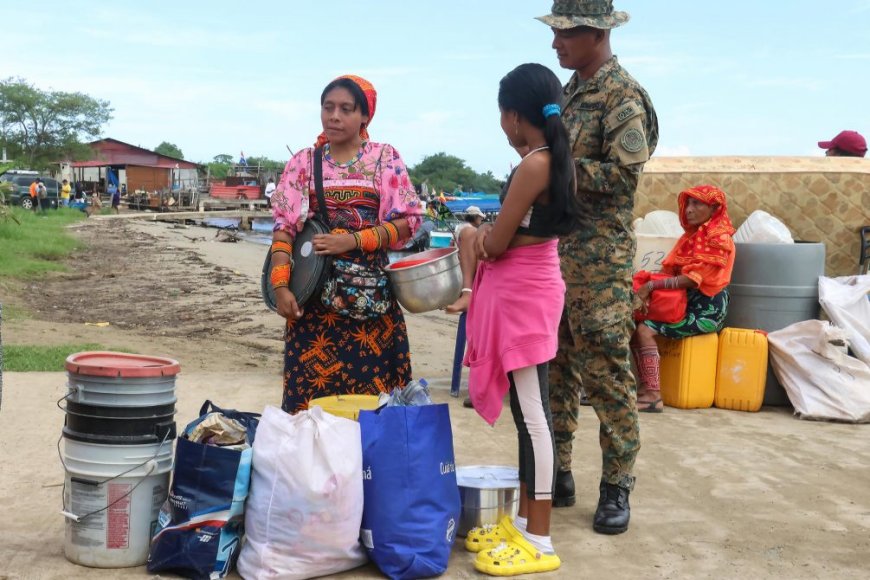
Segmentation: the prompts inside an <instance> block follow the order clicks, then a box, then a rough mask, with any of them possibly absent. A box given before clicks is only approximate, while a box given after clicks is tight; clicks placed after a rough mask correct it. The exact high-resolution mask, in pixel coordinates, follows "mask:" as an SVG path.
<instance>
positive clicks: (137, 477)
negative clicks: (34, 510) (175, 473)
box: [63, 438, 172, 568]
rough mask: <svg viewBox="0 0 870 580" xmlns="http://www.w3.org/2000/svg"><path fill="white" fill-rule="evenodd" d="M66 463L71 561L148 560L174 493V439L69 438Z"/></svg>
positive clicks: (99, 564) (124, 563)
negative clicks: (108, 441) (103, 441)
mask: <svg viewBox="0 0 870 580" xmlns="http://www.w3.org/2000/svg"><path fill="white" fill-rule="evenodd" d="M63 461H64V465H65V468H66V473H65V475H64V494H63V504H64V515H65V516H66V532H65V543H64V554H65V555H66V557H67V559H68V560H70V561H71V562H74V563H76V564H81V565H83V566H91V567H94V568H125V567H129V566H141V565H143V564H145V561H146V560H147V559H148V548H149V545H150V542H151V534H152V531H153V530H154V528H155V527H156V525H157V515H158V512H159V511H160V506H162V505H163V502H164V501H165V500H166V496H167V493H168V491H169V472H170V470H171V469H172V441H171V440H167V441H164V442H163V443H158V444H153V445H98V444H95V443H86V442H82V441H74V440H71V439H67V438H64V439H63ZM76 520H78V521H76Z"/></svg>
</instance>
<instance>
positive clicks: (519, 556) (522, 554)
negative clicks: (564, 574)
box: [474, 536, 562, 576]
mask: <svg viewBox="0 0 870 580" xmlns="http://www.w3.org/2000/svg"><path fill="white" fill-rule="evenodd" d="M561 565H562V560H560V559H559V556H557V555H556V554H544V553H543V552H540V551H538V550H537V549H536V548H535V547H534V546H532V545H531V544H530V543H529V542H528V541H526V539H525V538H524V537H522V536H520V537H514V538H511V539H510V540H508V541H506V542H505V543H503V544H501V545H500V546H499V547H498V548H495V549H493V550H488V551H486V552H480V553H478V554H477V559H476V560H475V561H474V567H475V568H476V569H477V571H478V572H483V573H484V574H489V575H490V576H517V575H519V574H534V573H535V572H551V571H553V570H557V569H558V568H559V566H561Z"/></svg>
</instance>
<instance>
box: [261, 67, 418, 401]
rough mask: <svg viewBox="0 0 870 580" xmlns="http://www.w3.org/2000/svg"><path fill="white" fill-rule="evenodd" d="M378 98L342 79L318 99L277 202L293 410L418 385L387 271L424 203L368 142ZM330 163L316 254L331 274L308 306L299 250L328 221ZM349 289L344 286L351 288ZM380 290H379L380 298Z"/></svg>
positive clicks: (393, 158)
mask: <svg viewBox="0 0 870 580" xmlns="http://www.w3.org/2000/svg"><path fill="white" fill-rule="evenodd" d="M376 103H377V93H376V92H375V89H374V87H373V86H372V85H371V84H370V83H369V82H368V81H366V80H365V79H362V78H360V77H356V76H350V75H349V76H343V77H339V78H337V79H335V80H334V81H332V82H331V83H329V84H328V85H327V86H326V88H325V89H324V90H323V93H322V94H321V96H320V104H321V110H320V120H321V122H322V124H323V132H322V133H321V134H320V136H319V137H318V138H317V142H316V143H315V145H314V147H309V148H307V149H303V150H302V151H299V152H298V153H297V154H296V155H294V156H293V157H292V158H291V159H290V161H289V162H288V163H287V166H286V168H285V169H284V173H283V175H282V177H281V181H280V183H279V185H278V188H277V190H276V191H275V193H274V195H273V196H272V213H273V215H274V218H275V230H274V233H273V236H272V272H271V282H272V286H273V288H274V289H275V299H276V304H277V309H278V313H279V314H280V315H281V316H283V317H284V318H286V319H287V332H286V338H285V342H286V344H285V357H284V399H283V404H282V407H283V409H284V410H285V411H287V412H288V413H295V412H297V411H301V410H304V409H307V408H308V403H309V401H311V400H312V399H315V398H318V397H324V396H329V395H339V394H350V393H354V394H378V393H380V392H385V391H389V390H391V389H392V388H394V387H397V386H404V385H405V384H406V383H407V382H408V381H410V380H411V360H410V357H409V352H408V351H409V349H408V334H407V330H406V328H405V320H404V318H403V316H402V311H401V309H400V308H399V305H398V303H397V302H396V299H395V297H394V296H392V294H391V293H390V291H389V284H388V283H387V282H386V275H385V274H384V273H383V270H382V268H383V267H384V266H385V265H387V263H388V260H387V250H388V249H391V248H392V249H396V250H398V249H401V248H402V247H403V246H404V243H405V241H406V240H407V239H408V238H410V237H411V236H412V235H413V233H414V232H415V231H416V230H417V228H418V227H419V225H420V212H421V210H420V207H421V206H420V201H419V199H418V198H417V195H416V193H415V191H414V186H413V185H412V184H411V181H410V177H409V176H408V170H407V169H406V167H405V164H404V163H403V162H402V158H401V157H400V156H399V153H398V151H396V150H395V149H394V148H393V147H392V146H390V145H388V144H386V143H375V142H373V141H370V140H369V135H368V130H367V129H368V126H369V125H370V124H371V121H372V118H373V117H374V115H375V107H376ZM317 156H320V157H321V159H322V174H323V179H322V180H323V193H324V200H325V205H326V214H327V217H328V222H329V227H330V228H331V231H330V233H328V234H319V235H316V236H315V237H314V238H313V243H312V245H313V251H314V252H315V253H316V254H319V255H329V256H332V257H333V273H332V275H331V277H330V278H329V279H328V280H327V282H326V284H325V285H324V288H323V290H322V291H318V292H317V293H315V295H314V296H313V297H312V298H311V299H310V300H308V302H307V303H306V304H305V305H304V307H300V305H299V304H298V303H297V301H296V297H295V296H294V295H293V293H292V292H291V291H290V289H289V283H290V279H291V277H292V276H293V263H292V259H291V256H292V252H293V242H294V239H295V238H296V235H297V233H299V232H300V231H302V228H303V226H304V223H305V221H306V220H307V219H310V218H312V217H315V216H320V215H321V211H320V208H319V206H318V199H317V194H316V187H315V182H314V173H315V172H314V166H315V158H316V157H317ZM345 283H346V284H345ZM372 292H373V293H372Z"/></svg>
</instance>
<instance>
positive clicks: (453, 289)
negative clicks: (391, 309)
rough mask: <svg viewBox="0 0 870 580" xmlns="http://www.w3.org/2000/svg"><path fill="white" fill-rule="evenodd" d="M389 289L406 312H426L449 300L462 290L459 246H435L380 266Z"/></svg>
mask: <svg viewBox="0 0 870 580" xmlns="http://www.w3.org/2000/svg"><path fill="white" fill-rule="evenodd" d="M384 271H385V272H386V273H387V277H389V279H390V284H391V286H392V289H393V292H394V293H395V294H396V298H397V299H398V300H399V304H401V305H402V306H403V307H404V308H405V310H407V311H408V312H414V313H419V312H429V311H430V310H438V309H439V308H444V307H445V306H447V305H448V304H451V303H452V302H453V301H454V300H456V299H457V298H458V297H459V291H460V290H462V271H461V270H460V268H459V250H457V249H456V248H438V249H436V250H427V251H425V252H420V253H418V254H411V255H410V256H407V257H405V258H402V259H401V260H397V261H395V262H393V263H392V264H390V265H388V266H387V267H385V268H384Z"/></svg>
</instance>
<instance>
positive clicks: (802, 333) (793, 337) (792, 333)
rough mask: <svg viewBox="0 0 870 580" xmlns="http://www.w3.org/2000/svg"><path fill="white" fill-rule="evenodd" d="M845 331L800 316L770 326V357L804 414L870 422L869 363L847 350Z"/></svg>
mask: <svg viewBox="0 0 870 580" xmlns="http://www.w3.org/2000/svg"><path fill="white" fill-rule="evenodd" d="M844 337H845V332H844V331H843V330H842V329H840V328H837V327H835V326H832V325H831V324H830V323H828V322H822V321H820V320H805V321H803V322H797V323H795V324H792V325H791V326H787V327H785V328H783V329H782V330H777V331H776V332H771V333H770V334H769V335H768V336H767V339H768V345H769V347H770V363H771V366H773V372H774V374H776V378H777V379H779V382H780V383H781V384H782V386H783V387H784V388H785V391H786V393H787V394H788V398H789V400H790V401H791V403H792V405H794V409H795V413H796V414H798V415H799V416H801V417H802V418H805V419H833V420H837V421H849V422H853V423H868V422H870V366H868V365H867V364H866V363H864V362H862V361H860V360H858V359H857V358H854V357H851V356H849V355H848V354H847V353H846V349H845V344H843V345H842V346H837V345H840V344H842V343H844V340H843V339H844Z"/></svg>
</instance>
